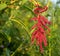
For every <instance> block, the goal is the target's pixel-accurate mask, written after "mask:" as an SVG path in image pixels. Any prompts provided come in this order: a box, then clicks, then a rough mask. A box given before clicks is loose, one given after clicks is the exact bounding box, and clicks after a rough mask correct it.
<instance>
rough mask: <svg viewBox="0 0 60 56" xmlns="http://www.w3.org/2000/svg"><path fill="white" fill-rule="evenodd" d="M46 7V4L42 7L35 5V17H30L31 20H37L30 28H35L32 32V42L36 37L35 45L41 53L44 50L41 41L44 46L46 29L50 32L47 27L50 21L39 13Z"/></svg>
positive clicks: (45, 43) (45, 44)
mask: <svg viewBox="0 0 60 56" xmlns="http://www.w3.org/2000/svg"><path fill="white" fill-rule="evenodd" d="M47 9H48V7H47V6H44V7H43V8H42V7H39V6H37V7H36V8H35V9H34V13H35V14H37V17H34V18H32V20H33V21H37V23H36V24H35V25H33V26H32V29H35V31H34V32H33V33H32V38H31V40H32V44H33V42H34V39H36V43H37V45H39V46H40V51H41V53H43V51H44V50H43V47H42V43H44V46H45V47H46V46H47V39H46V29H47V30H48V32H50V28H49V27H48V25H49V24H50V22H49V21H48V19H46V17H44V16H42V15H41V14H40V13H43V12H45V11H46V10H47Z"/></svg>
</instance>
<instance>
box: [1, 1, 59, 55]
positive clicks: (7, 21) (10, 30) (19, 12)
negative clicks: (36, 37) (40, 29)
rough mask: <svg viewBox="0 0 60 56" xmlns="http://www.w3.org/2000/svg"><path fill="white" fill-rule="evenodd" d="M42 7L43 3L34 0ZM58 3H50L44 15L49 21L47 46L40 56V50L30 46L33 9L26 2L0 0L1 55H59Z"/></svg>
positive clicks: (31, 5)
mask: <svg viewBox="0 0 60 56" xmlns="http://www.w3.org/2000/svg"><path fill="white" fill-rule="evenodd" d="M37 1H38V2H39V3H41V4H42V5H43V6H44V5H46V4H47V1H48V0H47V1H46V0H37ZM59 4H60V1H59V0H57V3H56V4H54V3H53V2H50V5H49V9H48V11H46V12H44V13H43V15H44V16H46V17H47V18H48V19H49V20H50V21H51V26H49V27H50V28H51V35H50V36H47V39H48V46H47V47H46V48H44V53H43V54H41V53H40V50H39V47H38V46H36V43H35V44H34V45H31V33H32V32H33V30H31V27H32V25H33V24H34V22H33V21H31V18H32V17H34V16H35V14H34V13H33V9H34V8H35V6H34V5H33V4H32V2H30V1H29V0H0V56H60V6H59Z"/></svg>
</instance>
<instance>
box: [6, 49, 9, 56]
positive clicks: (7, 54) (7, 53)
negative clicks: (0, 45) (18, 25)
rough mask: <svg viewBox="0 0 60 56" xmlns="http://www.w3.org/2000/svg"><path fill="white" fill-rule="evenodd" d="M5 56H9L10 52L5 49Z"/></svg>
mask: <svg viewBox="0 0 60 56" xmlns="http://www.w3.org/2000/svg"><path fill="white" fill-rule="evenodd" d="M6 56H10V50H9V49H7V48H6Z"/></svg>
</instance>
